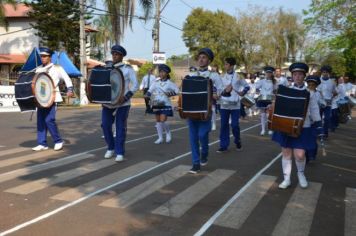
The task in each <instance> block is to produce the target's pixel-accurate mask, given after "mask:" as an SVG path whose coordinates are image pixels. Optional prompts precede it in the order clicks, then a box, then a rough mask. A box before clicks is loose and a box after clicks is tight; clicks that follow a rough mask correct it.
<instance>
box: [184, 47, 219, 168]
mask: <svg viewBox="0 0 356 236" xmlns="http://www.w3.org/2000/svg"><path fill="white" fill-rule="evenodd" d="M213 60H214V53H213V51H212V50H211V49H210V48H202V49H200V50H199V52H198V58H197V64H198V67H199V68H198V71H197V72H194V73H191V74H190V75H191V76H202V77H205V78H209V79H211V80H212V82H213V84H214V85H215V87H216V94H214V97H215V99H217V96H219V95H220V93H221V90H222V85H221V79H220V76H219V74H218V73H216V72H212V71H209V69H208V66H209V64H210V63H211V62H212V61H213ZM211 125H212V124H211V119H209V120H207V121H197V120H192V119H188V126H189V139H190V146H191V149H192V164H193V166H192V168H191V170H190V171H189V172H190V173H192V174H196V173H198V172H199V171H200V166H205V165H207V164H208V154H209V132H210V130H211ZM200 146H201V151H200Z"/></svg>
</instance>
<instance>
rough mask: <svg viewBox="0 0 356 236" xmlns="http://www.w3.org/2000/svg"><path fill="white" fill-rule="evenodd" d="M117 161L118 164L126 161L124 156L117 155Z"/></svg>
mask: <svg viewBox="0 0 356 236" xmlns="http://www.w3.org/2000/svg"><path fill="white" fill-rule="evenodd" d="M115 161H116V162H122V161H124V156H123V155H117V156H116V158H115Z"/></svg>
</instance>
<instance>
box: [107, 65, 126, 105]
mask: <svg viewBox="0 0 356 236" xmlns="http://www.w3.org/2000/svg"><path fill="white" fill-rule="evenodd" d="M110 83H111V104H112V105H118V103H119V100H120V98H121V97H123V96H124V88H125V86H124V83H125V80H124V76H123V74H122V72H121V70H119V69H113V70H112V71H111V72H110Z"/></svg>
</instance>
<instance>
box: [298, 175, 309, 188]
mask: <svg viewBox="0 0 356 236" xmlns="http://www.w3.org/2000/svg"><path fill="white" fill-rule="evenodd" d="M298 180H299V185H300V187H301V188H307V187H308V181H307V179H306V178H305V175H304V173H303V172H298Z"/></svg>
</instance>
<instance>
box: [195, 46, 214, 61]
mask: <svg viewBox="0 0 356 236" xmlns="http://www.w3.org/2000/svg"><path fill="white" fill-rule="evenodd" d="M202 53H203V54H205V55H207V56H208V57H209V59H210V61H213V60H214V53H213V51H212V50H211V49H210V48H202V49H200V50H199V52H198V55H200V54H202Z"/></svg>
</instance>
